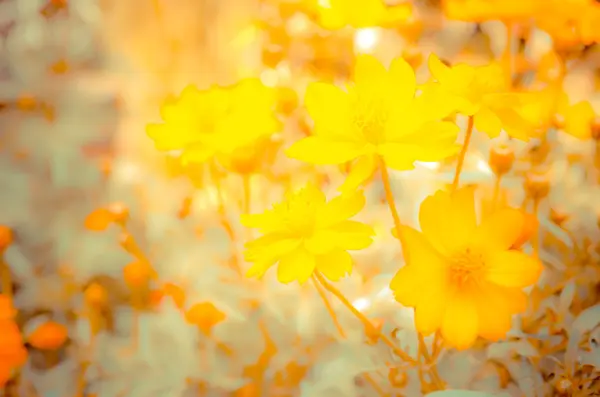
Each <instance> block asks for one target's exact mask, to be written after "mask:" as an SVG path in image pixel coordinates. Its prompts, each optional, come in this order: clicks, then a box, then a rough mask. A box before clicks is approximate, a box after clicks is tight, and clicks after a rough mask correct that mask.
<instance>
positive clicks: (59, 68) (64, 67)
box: [50, 59, 69, 74]
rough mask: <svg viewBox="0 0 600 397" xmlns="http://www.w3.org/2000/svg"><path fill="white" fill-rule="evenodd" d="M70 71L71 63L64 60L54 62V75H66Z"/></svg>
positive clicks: (51, 69)
mask: <svg viewBox="0 0 600 397" xmlns="http://www.w3.org/2000/svg"><path fill="white" fill-rule="evenodd" d="M68 71H69V63H68V62H67V61H65V60H64V59H61V60H58V61H56V62H54V63H53V64H52V65H51V66H50V72H52V73H54V74H65V73H67V72H68Z"/></svg>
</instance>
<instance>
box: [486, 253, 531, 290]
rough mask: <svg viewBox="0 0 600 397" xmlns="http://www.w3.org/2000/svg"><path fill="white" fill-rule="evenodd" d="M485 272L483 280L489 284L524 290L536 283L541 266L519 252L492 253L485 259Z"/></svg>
mask: <svg viewBox="0 0 600 397" xmlns="http://www.w3.org/2000/svg"><path fill="white" fill-rule="evenodd" d="M485 270H486V274H485V278H486V280H487V281H489V282H491V283H494V284H498V285H501V286H504V287H515V288H524V287H527V286H530V285H532V284H534V283H536V282H537V281H538V279H539V277H540V274H541V272H542V264H541V263H540V261H539V260H537V259H535V258H533V257H531V256H529V255H526V254H524V253H522V252H519V251H514V250H511V251H494V252H490V253H488V254H487V255H486V257H485Z"/></svg>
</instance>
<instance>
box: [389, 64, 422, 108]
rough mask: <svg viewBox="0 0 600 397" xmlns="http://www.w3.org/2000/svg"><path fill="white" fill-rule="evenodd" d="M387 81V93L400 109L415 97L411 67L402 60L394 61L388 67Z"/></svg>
mask: <svg viewBox="0 0 600 397" xmlns="http://www.w3.org/2000/svg"><path fill="white" fill-rule="evenodd" d="M389 80H390V84H389V85H388V93H389V94H391V96H392V98H393V99H392V100H393V103H395V104H396V106H400V107H404V106H406V105H407V104H409V103H410V102H411V101H412V99H413V97H414V96H415V90H416V88H417V80H416V77H415V72H414V70H413V68H412V66H410V65H409V64H408V62H406V61H405V60H404V59H402V58H396V59H394V60H393V61H392V65H391V66H390V72H389Z"/></svg>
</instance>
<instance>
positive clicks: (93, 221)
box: [85, 208, 115, 232]
mask: <svg viewBox="0 0 600 397" xmlns="http://www.w3.org/2000/svg"><path fill="white" fill-rule="evenodd" d="M114 221H115V217H114V215H113V213H112V212H110V211H109V210H107V209H106V208H98V209H96V210H94V211H92V212H91V213H90V214H89V215H88V216H87V218H85V228H86V229H88V230H91V231H94V232H101V231H103V230H106V229H107V228H108V227H109V226H110V224H111V223H113V222H114Z"/></svg>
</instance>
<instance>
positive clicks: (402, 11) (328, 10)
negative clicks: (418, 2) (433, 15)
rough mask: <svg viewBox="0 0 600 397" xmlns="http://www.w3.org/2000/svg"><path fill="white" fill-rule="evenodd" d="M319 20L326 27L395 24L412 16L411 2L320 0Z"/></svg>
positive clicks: (362, 26) (318, 8)
mask: <svg viewBox="0 0 600 397" xmlns="http://www.w3.org/2000/svg"><path fill="white" fill-rule="evenodd" d="M317 4H318V5H317V11H318V13H319V21H320V23H321V25H322V26H323V27H324V28H325V29H331V30H335V29H341V28H343V27H345V26H347V25H350V26H352V27H354V28H369V27H376V26H383V27H387V26H393V25H394V24H397V23H399V22H403V21H406V20H407V19H408V18H410V17H411V16H412V5H411V4H410V3H405V4H400V5H397V6H394V7H388V6H386V5H385V4H384V2H383V1H382V0H328V1H323V0H320V1H318V3H317Z"/></svg>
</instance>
